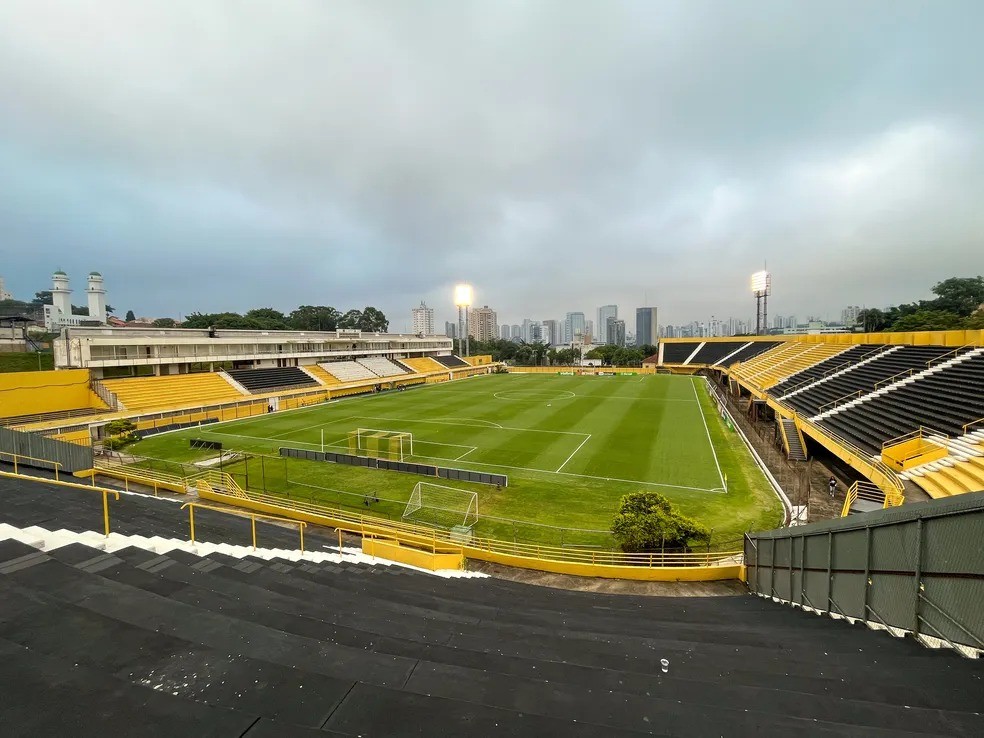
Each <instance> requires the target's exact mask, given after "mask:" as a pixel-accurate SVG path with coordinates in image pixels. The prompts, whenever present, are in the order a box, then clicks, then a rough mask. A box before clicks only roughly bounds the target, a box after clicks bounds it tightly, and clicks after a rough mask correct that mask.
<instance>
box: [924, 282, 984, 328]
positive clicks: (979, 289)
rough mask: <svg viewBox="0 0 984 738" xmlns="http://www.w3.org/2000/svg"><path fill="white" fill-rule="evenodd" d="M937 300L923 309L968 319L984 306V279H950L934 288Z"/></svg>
mask: <svg viewBox="0 0 984 738" xmlns="http://www.w3.org/2000/svg"><path fill="white" fill-rule="evenodd" d="M933 294H934V295H936V299H935V300H930V301H928V302H923V303H922V305H921V307H923V308H929V309H932V310H941V311H945V312H950V313H955V314H956V315H958V316H960V317H961V318H966V317H967V316H969V315H970V314H971V313H973V312H974V311H975V310H977V309H978V308H979V307H981V306H982V305H984V277H980V276H978V277H950V278H949V279H944V280H943V281H942V282H938V283H937V284H936V285H934V286H933Z"/></svg>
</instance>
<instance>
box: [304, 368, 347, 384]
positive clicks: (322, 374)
mask: <svg viewBox="0 0 984 738" xmlns="http://www.w3.org/2000/svg"><path fill="white" fill-rule="evenodd" d="M304 369H305V370H306V371H307V373H308V374H310V375H311V376H313V377H314V378H315V379H317V380H318V381H319V382H321V384H323V385H325V386H327V387H331V386H332V385H335V384H341V382H340V381H339V379H338V377H336V376H335V375H334V374H329V373H328V372H326V371H325V370H324V369H323V368H322V367H321V366H320V365H319V364H306V365H305V366H304Z"/></svg>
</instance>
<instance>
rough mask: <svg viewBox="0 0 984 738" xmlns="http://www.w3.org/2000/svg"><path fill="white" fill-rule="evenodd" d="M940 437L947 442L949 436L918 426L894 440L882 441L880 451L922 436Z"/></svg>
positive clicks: (924, 426)
mask: <svg viewBox="0 0 984 738" xmlns="http://www.w3.org/2000/svg"><path fill="white" fill-rule="evenodd" d="M929 435H933V436H940V437H942V438H943V440H944V441H949V440H950V436H949V435H947V434H946V433H944V432H943V431H938V430H936V429H935V428H930V427H929V426H928V425H920V426H919V427H918V428H917V429H916V430H914V431H909V432H908V433H903V434H902V435H901V436H896V437H895V438H889V439H888V440H887V441H882V450H884V449H886V448H888V447H889V446H895V445H896V444H899V443H904V442H905V441H911V440H913V439H914V438H923V437H924V436H929Z"/></svg>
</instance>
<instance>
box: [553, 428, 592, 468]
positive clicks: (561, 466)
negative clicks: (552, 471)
mask: <svg viewBox="0 0 984 738" xmlns="http://www.w3.org/2000/svg"><path fill="white" fill-rule="evenodd" d="M590 440H591V434H590V433H589V434H588V437H587V438H585V439H584V440H583V441H581V442H580V443H579V444H578V446H577V448H576V449H574V450H573V451H572V452H571V455H570V456H568V457H567V459H566V460H565V461H564V463H563V464H561V465H560V466H558V467H557V471H558V472H559V471H561V470H562V469H563V468H564V467H565V466H567V462H568V461H570V460H571V459H573V458H574V454H576V453H577V452H578V451H580V450H581V446H583V445H584V444H586V443H587V442H588V441H590Z"/></svg>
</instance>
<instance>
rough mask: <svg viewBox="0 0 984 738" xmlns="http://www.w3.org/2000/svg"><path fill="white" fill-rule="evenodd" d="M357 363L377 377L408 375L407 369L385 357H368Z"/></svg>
mask: <svg viewBox="0 0 984 738" xmlns="http://www.w3.org/2000/svg"><path fill="white" fill-rule="evenodd" d="M356 361H358V362H359V363H360V364H362V366H364V367H365V368H366V369H368V370H369V371H371V372H372V373H373V374H375V375H376V376H377V377H395V376H397V375H398V374H406V373H407V372H406V369H404V368H403V367H401V366H399V365H397V364H395V363H394V362H392V361H390V360H389V359H387V358H385V357H383V356H367V357H366V358H364V359H357V360H356Z"/></svg>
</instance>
